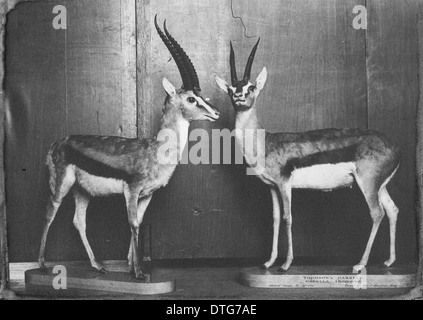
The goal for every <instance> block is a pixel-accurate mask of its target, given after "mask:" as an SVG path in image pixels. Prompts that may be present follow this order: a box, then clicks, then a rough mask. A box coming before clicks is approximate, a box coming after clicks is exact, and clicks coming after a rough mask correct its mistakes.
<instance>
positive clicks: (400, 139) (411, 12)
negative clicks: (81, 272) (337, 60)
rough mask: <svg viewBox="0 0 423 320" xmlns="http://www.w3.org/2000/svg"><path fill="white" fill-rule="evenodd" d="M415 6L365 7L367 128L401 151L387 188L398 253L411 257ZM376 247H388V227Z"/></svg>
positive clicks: (377, 1) (374, 0) (375, 3)
mask: <svg viewBox="0 0 423 320" xmlns="http://www.w3.org/2000/svg"><path fill="white" fill-rule="evenodd" d="M418 3H419V1H413V0H406V1H401V2H397V1H381V0H371V1H369V2H368V10H369V17H370V19H369V29H368V34H367V36H368V42H367V56H368V59H367V66H368V98H369V101H368V104H369V127H370V128H371V129H375V130H379V131H381V132H384V133H386V134H387V135H388V136H389V137H391V138H392V139H393V140H394V141H395V142H396V143H398V144H399V145H400V146H401V148H402V153H403V157H402V164H401V167H400V170H399V172H398V174H397V175H396V177H395V179H394V180H393V182H392V183H391V184H390V186H391V188H390V192H391V194H392V197H393V199H394V201H395V202H396V203H397V204H398V206H399V209H400V215H399V222H398V245H397V247H398V253H399V255H400V256H416V226H415V225H416V216H415V199H416V198H415V194H416V180H415V167H416V166H415V147H416V127H415V120H416V114H417V113H416V112H417V103H418V92H419V91H418V29H417V21H418V16H417V12H418V10H417V9H418ZM381 231H382V232H381V235H380V237H379V238H378V240H379V243H381V242H383V243H387V241H388V239H389V236H388V232H387V231H388V226H387V222H386V221H385V225H383V226H382V227H381Z"/></svg>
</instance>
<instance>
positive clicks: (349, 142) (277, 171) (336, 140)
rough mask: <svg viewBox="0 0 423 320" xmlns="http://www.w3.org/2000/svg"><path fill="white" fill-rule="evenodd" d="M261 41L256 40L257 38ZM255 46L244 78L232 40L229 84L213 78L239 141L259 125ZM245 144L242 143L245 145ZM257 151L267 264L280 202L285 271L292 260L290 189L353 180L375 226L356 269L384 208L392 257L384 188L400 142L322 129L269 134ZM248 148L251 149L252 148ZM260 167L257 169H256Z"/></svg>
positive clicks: (391, 212)
mask: <svg viewBox="0 0 423 320" xmlns="http://www.w3.org/2000/svg"><path fill="white" fill-rule="evenodd" d="M259 41H260V39H259ZM259 41H258V42H257V44H256V45H255V47H254V49H253V51H252V52H251V54H250V57H249V59H248V63H247V67H246V70H245V74H244V78H243V80H242V81H238V77H237V73H236V67H235V54H234V51H233V47H232V43H231V54H230V66H231V78H232V83H231V85H230V84H228V83H227V82H226V81H224V80H222V79H220V78H219V77H216V82H217V84H218V85H219V87H220V88H221V89H222V90H223V91H225V92H227V93H228V94H229V96H230V98H231V100H232V104H233V106H234V108H235V113H236V125H235V127H236V129H238V130H237V131H238V133H237V136H236V139H237V142H238V144H239V145H240V146H245V145H246V144H250V143H251V144H253V143H255V142H254V141H244V136H247V135H244V134H243V133H244V132H245V130H255V131H257V130H260V129H262V127H261V126H260V124H259V123H260V122H259V120H258V117H257V106H256V101H257V97H258V96H259V94H260V91H261V90H262V89H263V87H264V85H265V83H266V79H267V71H266V68H263V71H262V72H261V73H260V75H259V76H258V78H257V81H256V84H255V85H254V84H252V83H251V82H250V81H249V80H250V75H251V67H252V64H253V60H254V56H255V53H256V50H257V47H258V44H259ZM244 143H245V144H244ZM256 146H257V149H256V154H257V155H260V154H265V168H257V167H256V171H257V172H259V171H260V173H261V172H262V174H258V177H259V178H260V179H261V180H262V181H263V182H264V183H266V184H267V185H269V186H270V190H271V193H272V199H273V247H272V254H271V258H270V260H269V261H268V262H267V263H265V264H264V267H265V268H270V267H271V266H273V265H274V263H275V261H276V258H277V256H278V238H279V227H280V207H281V206H280V202H279V199H280V198H281V199H282V204H283V210H284V214H283V219H284V221H285V223H286V232H287V235H288V254H287V260H286V262H285V264H284V265H283V266H282V268H281V271H287V270H288V269H289V267H290V266H291V263H292V261H293V248H292V232H291V227H292V216H291V193H292V189H295V188H297V189H315V190H324V191H331V190H334V189H337V188H342V187H348V186H351V185H352V184H353V182H354V179H355V181H356V182H357V184H358V186H359V187H360V189H361V191H362V192H363V195H364V197H365V199H366V202H367V204H368V206H369V209H370V215H371V217H372V220H373V228H372V231H371V234H370V239H369V241H368V244H367V247H366V249H365V252H364V255H363V257H362V259H361V261H360V263H359V264H358V265H357V266H355V267H354V270H356V271H360V270H361V269H363V268H364V267H365V266H366V265H367V262H368V259H369V255H370V251H371V248H372V245H373V242H374V239H375V236H376V233H377V231H378V228H379V225H380V223H381V221H382V218H383V216H384V215H385V212H386V213H387V215H388V218H389V223H390V238H391V243H390V258H389V260H388V261H386V262H385V265H386V266H387V267H389V266H391V265H392V264H393V263H394V261H395V233H396V222H397V215H398V208H397V207H396V206H395V204H394V202H393V201H392V199H391V197H390V196H389V194H388V191H387V189H386V186H387V184H388V183H389V181H390V180H391V179H392V177H393V176H394V174H395V172H396V171H397V169H398V167H399V163H400V153H399V149H398V147H397V146H396V145H395V144H393V143H392V142H391V141H390V140H389V139H388V138H387V137H386V136H384V135H383V134H381V133H379V132H376V131H370V130H360V129H324V130H315V131H310V132H303V133H267V134H266V139H265V141H257V145H256ZM250 149H251V148H250ZM245 150H247V148H244V150H243V153H244V157H245V159H246V161H247V163H248V164H249V165H250V166H252V167H254V166H255V163H253V161H252V159H255V158H253V155H251V154H248V153H246V152H245ZM257 169H260V170H257Z"/></svg>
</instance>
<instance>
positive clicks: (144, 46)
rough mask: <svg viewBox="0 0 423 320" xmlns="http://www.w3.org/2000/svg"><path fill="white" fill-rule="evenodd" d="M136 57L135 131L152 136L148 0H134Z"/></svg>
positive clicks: (149, 12) (141, 135)
mask: <svg viewBox="0 0 423 320" xmlns="http://www.w3.org/2000/svg"><path fill="white" fill-rule="evenodd" d="M135 6H136V18H135V23H136V33H137V34H136V42H137V44H136V46H137V52H136V59H137V63H136V65H137V72H136V82H137V89H136V90H137V127H138V128H137V131H138V137H139V138H143V137H144V138H145V137H151V136H152V121H151V114H152V110H151V108H152V107H153V101H152V96H151V92H152V80H151V77H150V75H149V63H150V61H151V4H150V0H136V4H135Z"/></svg>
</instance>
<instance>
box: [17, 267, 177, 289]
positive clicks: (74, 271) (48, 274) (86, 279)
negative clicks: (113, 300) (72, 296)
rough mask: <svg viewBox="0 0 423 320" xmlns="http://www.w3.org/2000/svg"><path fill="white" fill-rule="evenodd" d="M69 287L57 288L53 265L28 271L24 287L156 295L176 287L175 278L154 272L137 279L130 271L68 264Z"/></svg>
mask: <svg viewBox="0 0 423 320" xmlns="http://www.w3.org/2000/svg"><path fill="white" fill-rule="evenodd" d="M66 272H67V277H66V287H67V289H66V290H55V289H54V287H53V283H55V282H54V280H55V278H57V277H58V274H57V273H56V274H53V268H48V269H47V271H43V270H40V269H35V270H29V271H26V272H25V287H26V290H27V291H28V292H32V293H43V292H44V293H52V294H57V295H60V293H64V294H66V292H67V291H69V292H81V291H103V292H109V293H126V294H134V295H157V294H165V293H170V292H173V291H174V290H175V281H165V280H163V279H155V277H154V272H153V274H152V276H151V277H150V279H149V280H147V281H141V280H136V279H134V277H133V276H132V275H131V274H129V273H128V272H108V273H106V274H101V273H99V272H97V271H96V270H93V269H91V268H89V269H88V268H74V267H73V268H66Z"/></svg>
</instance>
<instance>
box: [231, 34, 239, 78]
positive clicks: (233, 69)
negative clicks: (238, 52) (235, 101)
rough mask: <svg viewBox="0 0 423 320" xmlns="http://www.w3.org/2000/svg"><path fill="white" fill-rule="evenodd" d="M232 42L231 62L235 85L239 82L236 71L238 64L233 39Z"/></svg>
mask: <svg viewBox="0 0 423 320" xmlns="http://www.w3.org/2000/svg"><path fill="white" fill-rule="evenodd" d="M230 44H231V54H230V57H229V63H230V65H231V79H232V85H233V86H235V85H236V83H237V82H238V75H237V72H236V65H235V52H234V47H233V46H232V41H230Z"/></svg>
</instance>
